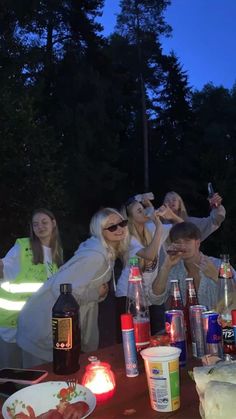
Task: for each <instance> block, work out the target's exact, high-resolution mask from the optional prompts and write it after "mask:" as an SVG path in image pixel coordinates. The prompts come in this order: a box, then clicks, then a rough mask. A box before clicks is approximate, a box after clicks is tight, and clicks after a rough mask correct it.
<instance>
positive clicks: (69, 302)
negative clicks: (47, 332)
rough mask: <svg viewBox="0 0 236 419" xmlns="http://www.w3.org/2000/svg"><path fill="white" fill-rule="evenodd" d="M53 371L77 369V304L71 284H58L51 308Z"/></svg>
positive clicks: (68, 372) (69, 371)
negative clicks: (58, 288)
mask: <svg viewBox="0 0 236 419" xmlns="http://www.w3.org/2000/svg"><path fill="white" fill-rule="evenodd" d="M52 332H53V372H54V373H55V374H62V375H63V374H72V373H73V372H75V371H77V370H78V369H79V355H80V324H79V305H78V303H77V301H76V300H75V298H74V297H73V295H72V285H71V284H61V285H60V295H59V297H58V299H57V301H56V303H55V304H54V306H53V308H52Z"/></svg>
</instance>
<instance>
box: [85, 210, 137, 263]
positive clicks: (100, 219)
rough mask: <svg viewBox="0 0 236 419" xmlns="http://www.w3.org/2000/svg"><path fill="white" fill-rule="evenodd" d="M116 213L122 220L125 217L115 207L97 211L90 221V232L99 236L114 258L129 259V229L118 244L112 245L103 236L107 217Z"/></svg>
mask: <svg viewBox="0 0 236 419" xmlns="http://www.w3.org/2000/svg"><path fill="white" fill-rule="evenodd" d="M112 214H116V215H118V216H119V217H120V218H121V219H122V220H124V219H125V218H124V217H123V215H122V214H121V213H120V212H119V211H117V210H116V209H114V208H109V207H108V208H103V209H101V210H99V211H98V212H96V213H95V214H94V215H93V217H92V218H91V221H90V226H89V228H90V234H91V235H92V236H94V237H97V238H98V239H99V240H100V241H101V243H102V245H103V246H104V247H105V248H106V249H107V251H108V254H109V256H110V257H111V259H112V260H115V259H116V258H118V257H119V258H121V259H122V261H125V260H126V259H127V254H128V246H129V232H128V231H127V235H126V237H125V238H124V239H123V240H121V241H120V242H118V243H117V246H112V244H111V243H109V242H107V241H106V240H105V239H104V236H103V228H104V226H105V225H106V222H107V219H108V217H109V216H110V215H112Z"/></svg>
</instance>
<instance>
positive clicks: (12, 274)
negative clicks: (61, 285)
mask: <svg viewBox="0 0 236 419" xmlns="http://www.w3.org/2000/svg"><path fill="white" fill-rule="evenodd" d="M62 263H63V252H62V247H61V242H60V236H59V231H58V228H57V223H56V219H55V217H54V215H53V213H52V212H51V211H49V210H47V209H44V208H40V209H37V210H35V211H34V212H33V214H32V217H31V221H30V237H29V238H20V239H17V240H16V242H15V244H14V246H13V247H12V248H11V249H10V250H9V251H8V253H7V254H6V256H5V257H4V258H2V259H0V354H1V355H0V368H5V367H15V368H17V367H18V368H20V367H22V354H21V349H20V348H19V347H18V346H17V344H16V328H17V319H18V315H19V313H20V311H21V309H22V307H23V306H24V304H25V302H26V301H27V299H28V298H29V297H30V296H31V295H32V294H33V293H34V292H36V291H37V290H38V289H39V288H40V287H41V286H42V285H43V283H44V282H45V281H46V280H47V279H48V278H49V277H50V276H52V274H54V273H55V272H56V271H57V270H58V268H59V267H60V266H61V265H62Z"/></svg>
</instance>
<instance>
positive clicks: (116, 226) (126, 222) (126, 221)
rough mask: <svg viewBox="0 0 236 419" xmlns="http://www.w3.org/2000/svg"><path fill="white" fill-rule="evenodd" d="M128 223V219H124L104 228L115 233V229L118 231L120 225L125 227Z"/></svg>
mask: <svg viewBox="0 0 236 419" xmlns="http://www.w3.org/2000/svg"><path fill="white" fill-rule="evenodd" d="M127 224H128V220H122V221H120V222H119V223H117V224H113V225H112V226H110V227H107V228H104V230H108V231H110V232H111V233H113V232H114V231H116V230H117V229H118V227H121V228H124V227H126V226H127Z"/></svg>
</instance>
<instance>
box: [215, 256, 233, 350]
mask: <svg viewBox="0 0 236 419" xmlns="http://www.w3.org/2000/svg"><path fill="white" fill-rule="evenodd" d="M218 284H219V288H218V305H217V311H218V312H219V313H220V324H221V327H222V334H223V351H224V354H230V355H231V354H233V355H235V354H236V345H235V341H234V330H233V325H232V313H231V310H232V309H234V308H236V306H235V305H234V293H235V284H234V280H233V273H232V269H231V266H230V261H229V255H227V254H225V255H221V263H220V269H219V277H218Z"/></svg>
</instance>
